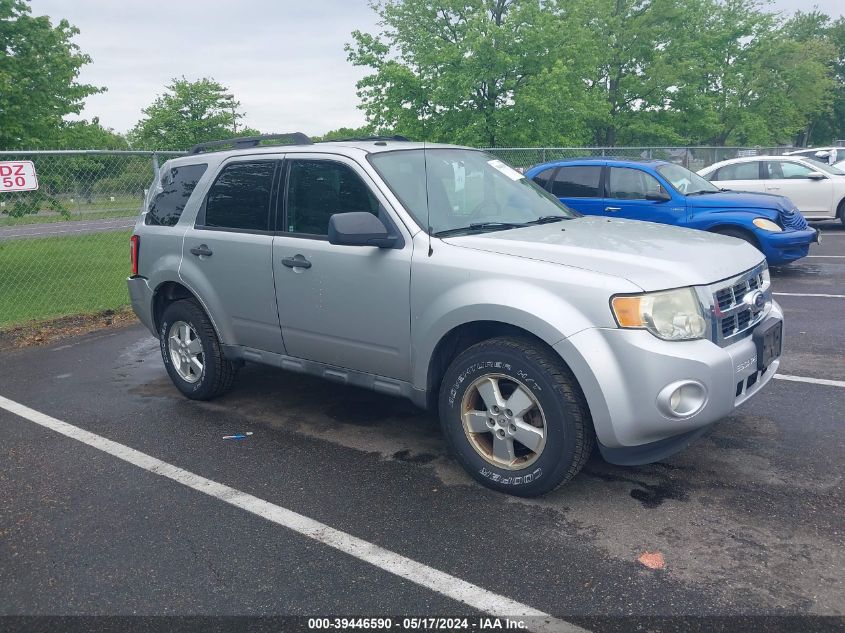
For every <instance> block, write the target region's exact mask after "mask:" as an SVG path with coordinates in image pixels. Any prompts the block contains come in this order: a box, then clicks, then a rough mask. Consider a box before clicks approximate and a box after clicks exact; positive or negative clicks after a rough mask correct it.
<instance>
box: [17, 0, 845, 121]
mask: <svg viewBox="0 0 845 633" xmlns="http://www.w3.org/2000/svg"><path fill="white" fill-rule="evenodd" d="M31 5H32V10H33V13H34V14H36V15H43V14H46V15H49V16H51V18H53V19H54V21H55V20H58V19H60V18H66V19H68V20H69V21H70V22H71V24H74V25H76V26H77V27H79V29H80V30H81V33H80V34H79V35H78V36H77V38H76V42H77V43H78V44H79V46H80V47H81V48H82V50H83V51H85V52H86V53H88V54H89V55H91V57H92V58H93V60H94V61H93V63H92V64H90V65H88V66H85V67H84V68H83V70H82V74H81V78H80V79H81V81H83V82H87V83H92V84H95V85H98V86H106V87H107V88H108V92H106V93H103V94H100V95H94V96H92V97H89V98H88V100H87V101H86V107H85V110H84V111H83V116H84V117H86V118H91V117H94V116H97V117H99V118H100V122H101V123H102V124H103V125H105V126H107V127H111V128H114V129H115V130H117V131H119V132H125V131H127V130H129V129H130V128H131V127H132V126H133V125H134V124H135V122H136V121H137V120H138V119H139V118H140V117H141V109H142V108H143V107H145V106H147V105H149V104H150V103H151V102H152V101H153V99H154V98H155V96H156V95H157V94H159V93H161V92H162V90H163V87H164V86H165V85H166V84H167V83H168V82H169V81H170V79H171V78H173V77H181V76H183V75H184V76H185V77H187V78H188V79H192V80H193V79H197V78H200V77H213V78H214V79H216V80H217V81H219V82H220V83H222V84H223V85H225V86H227V87H228V88H229V89H230V90H231V91H232V92H233V93H234V94H235V96H236V97H237V98H238V99H239V100H240V102H241V109H242V110H243V111H244V112H245V113H246V118H245V121H244V122H245V123H246V124H247V125H249V126H251V127H254V128H257V129H259V130H261V131H263V132H270V131H276V132H288V131H301V132H305V133H306V134H322V133H324V132H326V131H328V130H331V129H335V128H338V127H357V126H359V125H362V124H363V123H364V117H363V115H362V114H361V112H360V111H359V110H358V109H357V104H358V99H357V97H356V95H355V82H356V81H357V80H358V79H359V78H360V77H362V76H363V74H364V71H363V70H362V69H357V68H354V67H353V66H352V65H351V64H350V63H349V62H347V61H346V53H345V52H344V50H343V45H344V43H346V42H349V41H350V40H351V37H350V33H351V32H352V31H353V30H355V29H360V30H364V31H373V30H374V29H375V26H376V24H375V22H376V16H375V14H374V13H373V11H372V10H370V8H369V7H368V6H367V1H366V0H239V1H234V2H233V1H231V0H228V1H226V0H181V1H180V0H122V1H120V0H73V1H72V2H68V0H31ZM814 5H815V6H818V8H819V9H820V10H822V11H824V12H826V13H828V14H829V15H837V16H838V15H842V14H843V12H844V11H845V1H843V0H817V2H813V1H812V0H809V1H808V0H774V1H773V3H772V7H773V8H774V9H775V10H781V11H793V10H795V9H802V10H805V11H806V10H809V9H811V8H812V7H813V6H814Z"/></svg>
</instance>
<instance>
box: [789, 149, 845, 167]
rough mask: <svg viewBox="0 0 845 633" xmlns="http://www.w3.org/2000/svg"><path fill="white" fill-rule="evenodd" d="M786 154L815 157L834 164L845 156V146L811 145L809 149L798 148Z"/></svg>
mask: <svg viewBox="0 0 845 633" xmlns="http://www.w3.org/2000/svg"><path fill="white" fill-rule="evenodd" d="M784 156H801V157H803V158H814V159H816V160H817V161H820V162H822V163H827V164H828V165H833V164H835V163H836V162H837V161H839V160H841V159H842V158H843V157H845V147H811V148H809V149H797V150H795V151H793V152H786V153H785V154H784Z"/></svg>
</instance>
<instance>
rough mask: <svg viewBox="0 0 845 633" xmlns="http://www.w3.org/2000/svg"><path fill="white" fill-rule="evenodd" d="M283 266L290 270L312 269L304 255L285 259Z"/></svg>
mask: <svg viewBox="0 0 845 633" xmlns="http://www.w3.org/2000/svg"><path fill="white" fill-rule="evenodd" d="M282 264H283V265H285V266H287V267H288V268H311V262H309V261H308V260H307V259H305V257H304V256H303V255H294V256H293V257H285V258H284V259H283V260H282Z"/></svg>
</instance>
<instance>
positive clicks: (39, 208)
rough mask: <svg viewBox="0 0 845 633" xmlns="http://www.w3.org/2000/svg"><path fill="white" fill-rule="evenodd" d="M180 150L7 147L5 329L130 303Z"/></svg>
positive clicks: (668, 152)
mask: <svg viewBox="0 0 845 633" xmlns="http://www.w3.org/2000/svg"><path fill="white" fill-rule="evenodd" d="M789 149H791V148H786V147H776V148H772V147H769V148H742V147H613V148H607V147H545V148H494V149H490V150H488V151H490V152H491V153H492V154H495V155H496V156H497V157H499V158H500V159H501V160H503V161H505V162H507V163H509V164H511V165H513V166H514V167H523V168H524V167H530V166H531V165H534V164H537V163H541V162H545V161H549V160H555V159H561V158H575V157H579V156H608V157H610V156H612V157H631V158H662V159H666V160H670V161H672V162H676V163H678V164H681V165H684V166H686V167H688V168H690V169H692V170H698V169H701V168H702V167H705V166H707V165H710V164H712V163H714V162H718V161H720V160H725V159H727V158H732V157H735V156H748V155H755V154H758V155H762V154H782V153H784V152H786V151H788V150H789ZM176 155H179V153H178V152H157V153H153V152H125V151H124V152H119V151H41V152H0V161H8V160H31V161H32V162H33V163H34V164H35V169H36V172H37V174H38V181H39V188H38V190H37V191H30V192H22V193H0V330H3V329H7V328H9V327H13V326H15V325H18V324H21V323H24V322H27V321H30V320H43V319H51V318H55V317H60V316H65V315H73V314H83V313H94V312H98V311H102V310H109V309H118V308H121V307H124V306H126V305H127V304H128V303H129V297H128V295H127V291H126V284H125V278H126V275H127V274H128V270H129V234H130V227H131V226H132V225H133V224H134V219H135V217H136V216H137V214H138V212H139V210H140V208H141V204H142V201H143V199H144V192H145V190H146V189H147V188H148V187H149V186H150V183H151V182H152V175H153V170H154V169H155V167H156V166H157V165H158V164H159V162H164V160H166V159H167V158H169V157H171V156H176Z"/></svg>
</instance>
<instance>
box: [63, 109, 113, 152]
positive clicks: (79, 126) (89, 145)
mask: <svg viewBox="0 0 845 633" xmlns="http://www.w3.org/2000/svg"><path fill="white" fill-rule="evenodd" d="M55 149H123V150H126V149H129V142H128V141H127V140H126V137H125V136H124V135H122V134H118V133H117V132H115V131H114V130H112V129H110V128H105V127H103V126H102V125H100V119H99V118H97V117H94V118H93V119H92V120H91V121H63V122H62V124H61V126H60V127H59V131H58V134H57V140H56V144H55Z"/></svg>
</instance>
